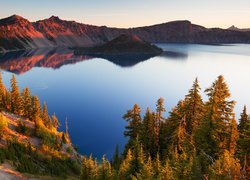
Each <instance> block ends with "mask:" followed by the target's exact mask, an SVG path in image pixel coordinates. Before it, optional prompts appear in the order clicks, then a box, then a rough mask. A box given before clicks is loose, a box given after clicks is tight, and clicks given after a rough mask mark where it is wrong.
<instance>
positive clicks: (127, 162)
mask: <svg viewBox="0 0 250 180" xmlns="http://www.w3.org/2000/svg"><path fill="white" fill-rule="evenodd" d="M132 159H133V155H132V151H131V150H130V149H128V151H127V154H126V157H125V159H124V160H123V161H122V163H121V166H120V169H119V173H118V174H119V179H121V180H126V179H128V178H129V177H130V173H129V170H130V167H131V161H132Z"/></svg>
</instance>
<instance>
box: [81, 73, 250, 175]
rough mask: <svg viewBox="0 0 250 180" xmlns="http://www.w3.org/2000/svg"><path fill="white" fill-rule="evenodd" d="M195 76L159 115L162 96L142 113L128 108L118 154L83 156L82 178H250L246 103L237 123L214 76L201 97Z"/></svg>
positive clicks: (220, 80)
mask: <svg viewBox="0 0 250 180" xmlns="http://www.w3.org/2000/svg"><path fill="white" fill-rule="evenodd" d="M200 92H201V89H200V87H199V83H198V80H197V79H195V81H194V83H193V86H192V88H191V89H190V90H189V91H188V94H187V95H186V96H185V98H184V99H183V100H181V101H179V102H178V104H177V105H176V106H175V107H174V108H173V109H172V110H171V111H170V112H169V117H167V118H166V117H164V115H163V114H164V112H166V109H165V108H164V99H163V98H160V99H159V100H158V101H157V103H156V109H155V111H151V110H150V109H149V108H147V110H146V112H145V114H144V115H142V112H141V109H140V107H139V105H138V104H135V105H134V107H133V108H132V109H130V110H128V111H127V113H126V114H125V115H124V116H123V118H124V119H125V120H126V121H127V126H126V127H125V132H124V135H125V136H126V137H128V138H129V140H128V142H127V144H126V146H125V149H124V151H123V153H122V155H119V151H118V147H117V149H116V151H115V154H114V157H113V159H112V161H111V162H108V160H107V159H106V158H105V157H103V160H102V163H101V164H98V163H97V161H95V160H93V157H92V156H90V157H89V158H87V157H84V159H83V162H82V172H81V179H121V180H123V179H124V180H125V179H165V180H171V179H173V180H174V179H223V180H224V179H228V180H231V179H235V180H236V179H247V178H249V177H250V174H249V173H250V172H249V170H250V169H249V163H250V120H249V117H248V114H247V110H246V107H244V109H243V112H242V113H241V116H240V119H239V121H238V123H237V121H236V119H235V114H234V105H235V102H234V101H232V100H231V99H230V92H229V89H228V86H227V84H226V82H225V80H224V78H223V76H219V77H218V78H217V79H216V80H215V81H214V82H213V83H212V85H211V86H210V87H209V88H207V89H206V90H205V93H206V95H207V96H208V100H207V101H206V102H204V101H203V100H202V98H201V94H200Z"/></svg>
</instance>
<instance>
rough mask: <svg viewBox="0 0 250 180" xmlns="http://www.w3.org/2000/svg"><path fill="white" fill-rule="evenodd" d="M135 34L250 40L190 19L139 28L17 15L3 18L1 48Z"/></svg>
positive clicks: (154, 38)
mask: <svg viewBox="0 0 250 180" xmlns="http://www.w3.org/2000/svg"><path fill="white" fill-rule="evenodd" d="M124 33H126V34H135V35H137V36H139V37H140V38H141V39H143V40H145V41H149V42H162V43H250V32H241V31H236V30H231V29H219V28H212V29H207V28H205V27H202V26H198V25H194V24H192V23H191V22H189V21H173V22H168V23H163V24H158V25H153V26H145V27H138V28H129V29H121V28H109V27H106V26H93V25H87V24H81V23H77V22H75V21H65V20H61V19H60V18H58V17H56V16H52V17H50V18H49V19H44V20H40V21H37V22H34V23H32V22H29V21H28V20H27V19H25V18H22V17H20V16H17V15H13V16H10V17H8V18H4V19H1V20H0V51H9V50H20V49H33V48H41V47H60V46H63V47H79V46H85V47H87V46H96V45H100V44H103V43H105V42H108V41H110V40H112V39H114V38H116V37H117V36H119V35H121V34H124Z"/></svg>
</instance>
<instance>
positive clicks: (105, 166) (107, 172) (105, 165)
mask: <svg viewBox="0 0 250 180" xmlns="http://www.w3.org/2000/svg"><path fill="white" fill-rule="evenodd" d="M112 178H113V172H112V168H111V164H110V163H109V161H108V160H107V159H106V157H105V156H103V157H102V163H101V169H100V170H99V176H98V179H101V180H109V179H112Z"/></svg>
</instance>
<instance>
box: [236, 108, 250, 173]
mask: <svg viewBox="0 0 250 180" xmlns="http://www.w3.org/2000/svg"><path fill="white" fill-rule="evenodd" d="M238 131H239V139H238V142H237V157H238V158H239V159H240V162H241V166H242V168H243V174H244V176H245V177H247V176H248V177H250V170H249V169H250V145H249V144H250V119H249V116H248V115H247V109H246V106H244V109H243V112H242V113H241V116H240V119H239V125H238Z"/></svg>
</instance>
